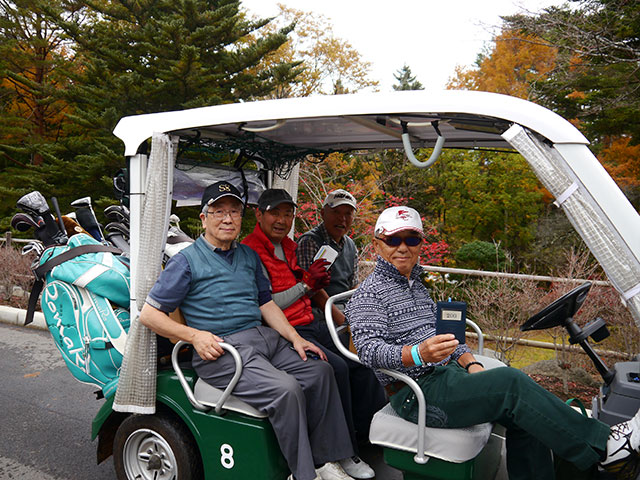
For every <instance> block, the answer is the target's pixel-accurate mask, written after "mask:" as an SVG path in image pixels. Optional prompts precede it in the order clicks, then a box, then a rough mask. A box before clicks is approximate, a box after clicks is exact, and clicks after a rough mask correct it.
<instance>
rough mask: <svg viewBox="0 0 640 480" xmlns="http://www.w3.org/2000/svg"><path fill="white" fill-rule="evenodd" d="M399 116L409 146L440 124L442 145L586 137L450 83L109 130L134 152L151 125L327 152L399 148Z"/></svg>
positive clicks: (199, 113)
mask: <svg viewBox="0 0 640 480" xmlns="http://www.w3.org/2000/svg"><path fill="white" fill-rule="evenodd" d="M434 122H437V123H434ZM403 123H404V128H405V130H404V131H406V132H407V133H409V134H410V140H411V146H412V148H425V147H429V148H430V147H433V146H434V143H435V141H436V140H437V138H438V133H437V131H438V130H439V131H440V133H441V135H442V137H444V139H445V143H444V148H464V149H470V148H486V149H509V150H511V149H513V147H512V146H511V145H510V144H509V143H508V142H506V141H505V140H504V138H502V137H501V134H502V133H504V132H505V131H506V130H507V129H508V128H509V127H510V126H511V125H512V124H519V125H521V126H522V127H525V128H527V129H528V130H529V131H531V132H535V133H537V134H539V135H540V136H541V137H543V138H545V139H547V140H548V141H550V142H551V143H553V144H583V145H587V144H588V143H589V142H588V141H587V139H586V138H585V137H584V136H583V135H582V134H581V133H580V132H579V131H578V130H577V129H576V128H575V127H574V126H573V125H571V124H570V123H569V122H568V121H566V120H565V119H564V118H562V117H560V116H559V115H556V114H555V113H553V112H551V111H550V110H547V109H546V108H544V107H541V106H539V105H536V104H533V103H531V102H528V101H526V100H521V99H518V98H514V97H509V96H506V95H500V94H496V93H487V92H472V91H455V90H445V91H441V92H435V93H426V92H424V91H406V92H393V93H374V94H354V95H329V96H317V97H307V98H287V99H278V100H263V101H257V102H247V103H236V104H227V105H216V106H212V107H203V108H194V109H190V110H182V111H175V112H163V113H152V114H146V115H136V116H131V117H124V118H122V119H121V120H120V122H118V125H117V126H116V128H115V130H114V134H115V135H116V136H117V137H118V138H120V139H121V140H122V141H123V142H124V144H125V155H126V156H132V155H135V154H136V153H137V151H138V148H139V147H140V145H141V144H142V143H143V142H145V141H146V140H147V139H149V138H151V136H152V135H153V134H154V133H172V134H176V135H180V136H182V137H192V138H201V139H212V140H216V139H220V138H230V137H233V138H237V139H241V138H242V137H244V136H249V135H250V136H252V138H255V137H259V138H260V139H262V140H263V141H265V142H266V141H271V142H277V143H281V144H286V145H289V146H295V147H300V148H309V149H315V150H318V151H326V152H330V151H348V150H359V149H372V148H374V149H377V148H379V149H384V148H402V147H403V144H402V139H401V135H402V133H403ZM254 141H255V140H254Z"/></svg>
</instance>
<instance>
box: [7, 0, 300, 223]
mask: <svg viewBox="0 0 640 480" xmlns="http://www.w3.org/2000/svg"><path fill="white" fill-rule="evenodd" d="M24 1H28V0H24ZM33 1H36V0H33ZM41 1H42V2H43V4H44V5H45V6H44V7H43V9H44V10H45V11H46V14H47V21H48V22H51V23H52V24H53V25H55V27H56V28H57V29H61V30H62V31H64V33H65V35H66V41H67V42H68V43H69V44H71V45H72V48H71V49H72V51H73V52H74V58H73V62H69V63H68V64H67V65H66V68H65V75H66V78H68V79H69V85H68V88H66V90H64V91H60V92H57V93H58V99H60V100H63V101H64V102H65V103H66V104H67V105H68V110H67V111H68V115H67V118H68V120H69V121H68V122H67V123H66V124H62V123H60V124H59V125H60V126H61V129H62V131H61V133H60V138H59V139H58V140H57V141H55V142H54V141H50V142H48V143H46V144H43V145H41V148H40V153H41V155H42V156H43V158H44V159H45V161H44V164H43V165H42V167H40V168H38V169H36V171H29V172H25V170H24V169H11V170H10V171H7V172H5V174H4V175H3V177H4V178H1V179H0V183H1V184H2V185H11V187H10V188H9V189H7V191H6V192H5V193H6V194H7V195H8V197H9V198H10V199H11V202H9V203H10V204H12V205H0V209H2V210H0V216H1V217H4V218H3V219H2V221H0V224H4V225H5V226H6V224H7V223H8V218H9V217H10V215H11V214H12V213H13V211H12V209H13V205H14V204H15V203H14V202H15V200H16V199H17V198H18V197H19V196H20V195H21V194H23V193H26V192H27V191H29V190H32V189H39V190H41V191H42V193H43V194H45V196H51V195H57V196H58V197H61V198H60V200H61V205H63V210H64V209H65V206H67V207H68V202H69V201H70V200H73V199H74V198H77V197H80V196H84V195H89V194H90V195H92V196H93V197H94V199H96V198H99V197H101V196H102V197H111V193H112V191H111V183H110V177H111V176H112V175H113V174H114V173H115V171H116V170H117V169H118V168H120V167H122V166H124V158H123V156H122V153H123V146H122V143H121V142H120V140H119V139H117V138H116V137H115V136H113V134H112V131H113V128H114V127H115V125H116V123H117V122H118V120H119V119H120V118H122V117H123V116H126V115H134V114H140V113H152V112H160V111H167V110H180V109H186V108H193V107H200V106H205V105H215V104H221V103H230V102H236V101H239V100H252V99H257V98H260V97H263V96H266V95H267V94H269V93H270V92H271V91H272V90H273V89H274V88H275V87H276V86H277V85H279V84H281V83H285V84H286V83H288V82H291V81H292V80H293V79H294V78H295V77H296V75H297V74H299V71H300V70H299V68H298V66H297V64H296V63H293V62H292V63H277V64H271V65H269V66H268V67H264V68H258V66H259V65H260V62H261V60H262V59H263V58H264V57H265V56H267V55H269V54H270V53H272V52H273V51H275V50H276V49H277V48H278V47H280V45H282V44H283V43H284V42H285V41H286V39H287V34H288V33H289V32H290V30H291V28H292V26H288V27H286V28H282V29H281V30H279V31H277V32H275V33H272V34H268V35H262V36H258V35H256V36H255V37H256V39H255V40H254V39H252V36H251V34H252V33H254V32H256V31H257V30H259V29H260V28H261V27H262V26H264V25H266V24H267V23H268V22H269V21H270V19H263V20H246V18H245V15H244V14H243V13H242V12H240V11H239V4H240V2H239V1H238V0H138V1H130V0H94V1H88V2H80V3H78V2H75V1H74V0H60V1H64V2H66V3H64V4H63V7H64V8H58V7H59V4H57V3H51V2H48V4H47V3H45V0H41ZM77 5H79V6H78V7H76V6H77ZM68 12H73V15H71V14H68ZM61 13H67V14H61ZM24 15H26V14H25V12H22V13H21V16H24ZM15 21H16V22H19V21H20V18H18V19H16V20H15ZM5 198H7V197H5ZM107 201H108V200H107V199H106V198H105V202H107ZM3 207H4V208H3ZM9 207H10V209H9Z"/></svg>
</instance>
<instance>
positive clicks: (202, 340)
mask: <svg viewBox="0 0 640 480" xmlns="http://www.w3.org/2000/svg"><path fill="white" fill-rule="evenodd" d="M220 342H224V340H223V339H221V338H220V337H218V336H217V335H214V334H213V333H211V332H207V331H205V330H197V331H196V333H194V335H193V337H192V339H191V343H192V344H193V348H195V349H196V352H198V355H200V358H201V359H203V360H209V361H213V360H217V359H218V358H219V357H220V355H224V350H223V349H222V347H221V346H220V345H218V344H219V343H220Z"/></svg>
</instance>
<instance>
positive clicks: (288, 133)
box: [114, 91, 640, 411]
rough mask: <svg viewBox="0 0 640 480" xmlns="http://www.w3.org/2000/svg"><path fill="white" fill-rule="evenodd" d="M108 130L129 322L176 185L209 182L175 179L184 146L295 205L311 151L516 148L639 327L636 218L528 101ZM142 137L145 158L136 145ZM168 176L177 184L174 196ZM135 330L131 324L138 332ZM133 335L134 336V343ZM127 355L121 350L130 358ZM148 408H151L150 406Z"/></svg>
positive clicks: (377, 98)
mask: <svg viewBox="0 0 640 480" xmlns="http://www.w3.org/2000/svg"><path fill="white" fill-rule="evenodd" d="M114 133H115V134H116V135H117V136H118V137H119V138H121V139H122V140H123V142H124V144H125V155H127V156H128V157H129V159H130V175H131V179H130V189H131V252H132V289H131V291H132V304H131V318H132V319H134V318H136V317H137V315H136V312H137V311H139V309H140V308H141V306H142V303H143V302H144V299H145V298H146V294H147V292H148V291H149V289H150V288H151V286H152V284H153V282H154V281H155V279H156V278H157V275H158V273H159V269H160V258H161V252H162V248H163V247H164V241H165V236H166V231H167V228H166V225H167V222H168V217H169V213H170V207H171V199H172V197H173V196H178V197H180V195H184V192H181V191H178V190H179V189H178V188H177V186H178V185H179V184H184V183H185V182H186V183H189V182H191V187H190V188H191V190H192V192H191V194H190V195H191V201H192V202H193V201H195V203H197V200H199V195H200V192H201V191H202V190H200V189H204V187H205V186H206V184H203V183H204V182H206V181H208V180H205V179H203V177H200V178H198V175H199V174H198V175H192V176H189V174H188V172H181V173H178V174H177V175H176V174H175V173H174V167H175V165H176V162H179V161H180V159H181V155H180V152H181V151H182V150H183V149H184V148H186V147H187V146H194V145H198V146H199V147H200V148H201V149H202V151H203V152H210V153H211V154H210V155H204V154H203V155H201V156H200V158H199V159H198V161H197V162H196V163H197V165H193V167H194V173H196V172H197V170H196V169H195V167H198V168H202V167H203V166H204V164H206V163H214V164H215V163H216V158H219V156H220V155H225V154H227V155H228V154H232V155H235V157H236V159H238V165H239V166H242V165H246V164H247V163H248V162H251V164H252V165H253V164H255V165H257V167H258V169H257V170H256V169H255V168H253V167H252V170H253V171H257V172H260V171H265V172H267V173H266V174H264V175H261V174H260V173H255V174H253V177H252V178H251V179H248V178H247V175H246V174H245V175H243V174H239V173H233V175H237V178H236V179H235V182H234V183H237V182H240V183H241V184H242V186H246V185H248V184H250V183H251V182H253V185H254V189H259V188H261V187H260V182H262V183H263V184H264V185H265V186H267V187H268V186H272V185H277V186H284V187H285V188H287V189H288V190H289V191H290V193H291V194H292V196H293V198H294V199H295V198H296V193H297V176H296V175H297V165H298V164H299V162H301V161H303V160H304V159H306V158H307V157H308V156H309V155H311V156H313V157H314V158H315V159H322V158H323V157H324V156H326V155H327V154H329V153H331V152H335V151H340V152H352V151H363V150H380V149H391V148H393V149H403V150H404V151H405V153H406V155H407V156H408V158H410V160H411V161H412V163H416V166H417V167H426V166H427V165H425V164H421V162H419V161H417V160H416V159H415V157H413V153H412V149H416V148H433V147H436V148H435V149H434V150H435V151H434V154H433V155H432V158H431V159H430V160H429V162H426V163H433V162H435V161H438V158H437V157H438V155H437V151H438V150H439V149H440V148H456V149H486V150H494V151H496V150H497V151H507V150H508V151H513V150H517V151H518V152H520V153H521V154H522V155H523V157H524V158H525V159H526V160H527V162H528V163H529V164H530V166H531V168H532V170H533V171H534V172H535V174H536V175H537V177H538V178H539V179H540V181H541V183H542V184H543V185H544V186H545V187H546V188H547V189H548V190H549V192H550V193H551V194H552V195H553V196H554V197H555V198H556V202H555V203H556V204H557V205H558V206H559V207H562V208H563V210H564V211H565V213H566V214H567V216H568V218H569V220H570V221H571V223H572V224H573V226H574V228H575V229H576V230H577V231H578V233H579V234H580V235H581V236H582V238H583V239H584V241H585V243H586V244H587V246H588V247H589V248H590V250H591V252H592V253H593V255H594V256H595V257H596V259H597V260H598V261H599V262H600V264H601V265H602V267H603V269H604V270H605V272H606V274H607V275H608V277H609V279H610V280H611V282H612V283H613V285H614V286H615V287H616V289H617V290H618V292H619V293H620V295H621V296H622V297H623V298H624V300H625V301H626V302H627V304H628V306H629V309H630V311H631V313H632V315H633V316H634V318H635V320H636V323H637V324H640V235H638V234H637V232H640V217H639V216H638V213H637V212H636V211H635V210H634V209H633V207H632V206H631V204H630V203H629V202H628V201H627V199H626V198H625V196H624V195H623V193H622V192H621V191H620V189H619V188H618V186H617V185H616V184H615V182H614V181H613V180H612V179H611V177H610V176H609V175H608V174H607V172H606V171H605V170H604V168H603V167H602V166H601V165H600V163H599V162H598V161H597V159H596V158H595V157H594V156H593V154H592V153H591V152H590V150H589V149H588V147H587V145H588V141H587V140H586V139H585V138H584V137H583V136H582V134H581V133H580V132H579V131H578V130H577V129H576V128H575V127H573V126H572V125H571V124H570V123H569V122H567V121H566V120H564V119H563V118H561V117H560V116H558V115H556V114H554V113H553V112H551V111H549V110H547V109H545V108H543V107H540V106H538V105H535V104H533V103H530V102H527V101H524V100H521V99H516V98H512V97H507V96H504V95H498V94H491V93H485V92H467V91H465V92H459V91H445V92H438V93H437V94H427V93H424V92H418V91H416V92H395V93H388V94H368V95H336V96H323V97H312V98H294V99H283V100H267V101H259V102H251V103H241V104H231V105H220V106H213V107H205V108H198V109H192V110H184V111H179V112H165V113H156V114H149V115H139V116H133V117H126V118H123V119H122V120H121V121H120V122H119V123H118V125H117V126H116V129H115V131H114ZM149 138H152V145H151V151H150V154H149V156H148V157H147V155H145V154H141V153H139V147H140V145H141V144H143V143H144V142H146V141H147V140H148V139H149ZM412 157H413V158H412ZM183 173H185V174H186V175H187V177H189V179H188V180H187V179H185V178H184V177H183ZM174 180H179V181H178V182H175V185H176V191H174ZM249 190H250V189H249ZM143 195H144V198H145V201H144V204H143V202H142V200H141V199H142V198H143ZM179 199H180V200H181V201H184V202H186V203H188V201H189V200H188V199H187V198H186V197H184V198H179ZM143 212H144V214H143ZM135 299H137V302H136V300H135ZM136 325H137V322H135V321H134V322H132V331H134V332H135V330H136V329H137V328H136ZM136 336H138V335H137V334H135V333H134V334H133V335H131V340H130V341H135V338H136ZM140 336H141V337H144V335H140ZM147 336H148V335H147ZM145 338H146V337H145ZM141 341H149V340H148V339H146V340H145V339H143V340H141ZM135 350H143V349H135ZM132 352H134V349H128V351H127V355H129V354H132V355H133V354H134V353H132ZM147 356H149V355H148V354H147ZM145 361H148V362H149V363H153V361H152V360H151V359H147V360H145ZM126 363H127V359H125V365H123V373H122V375H121V379H120V388H119V389H118V395H117V396H116V403H117V406H120V405H123V404H126V403H127V402H133V400H131V399H127V400H125V399H124V398H123V395H126V394H122V395H121V391H126V390H127V388H126V387H125V386H126V385H127V383H128V380H127V376H128V372H127V369H126V366H127V365H126ZM143 403H145V405H151V402H149V401H148V400H144V401H143ZM150 408H152V407H150ZM129 411H141V410H139V409H133V410H129Z"/></svg>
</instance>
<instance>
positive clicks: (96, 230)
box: [71, 197, 104, 242]
mask: <svg viewBox="0 0 640 480" xmlns="http://www.w3.org/2000/svg"><path fill="white" fill-rule="evenodd" d="M71 206H72V207H74V208H75V209H76V220H77V221H78V223H79V224H80V226H81V227H82V228H84V229H85V230H86V231H87V232H89V234H90V235H91V236H92V237H93V238H95V239H96V240H98V241H99V242H102V241H103V240H104V236H103V235H102V231H101V230H100V223H98V219H97V218H96V214H95V212H94V211H93V207H92V206H91V197H82V198H78V199H77V200H74V201H73V202H71Z"/></svg>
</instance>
